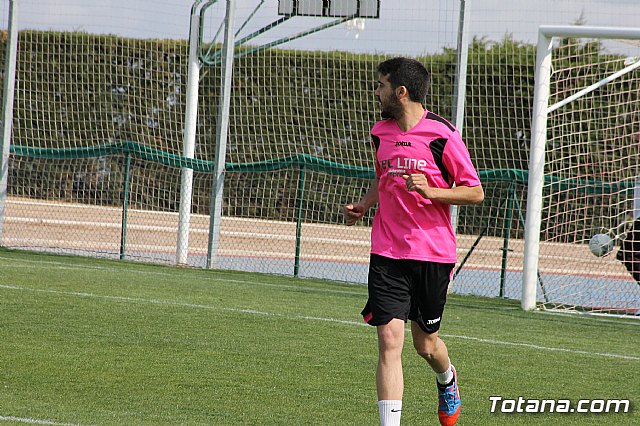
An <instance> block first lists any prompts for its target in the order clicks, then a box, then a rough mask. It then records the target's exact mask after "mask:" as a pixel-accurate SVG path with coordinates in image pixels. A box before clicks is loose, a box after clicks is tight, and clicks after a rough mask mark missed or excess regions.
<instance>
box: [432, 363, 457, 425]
mask: <svg viewBox="0 0 640 426" xmlns="http://www.w3.org/2000/svg"><path fill="white" fill-rule="evenodd" d="M451 370H452V371H453V382H451V384H450V385H449V386H442V385H441V384H439V383H437V382H436V384H437V385H438V419H440V424H441V425H442V426H453V425H455V424H456V422H457V421H458V416H459V415H460V405H461V404H462V402H461V401H460V392H459V391H458V375H457V374H456V369H455V368H454V367H453V365H452V366H451Z"/></svg>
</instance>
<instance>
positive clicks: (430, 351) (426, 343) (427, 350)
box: [413, 333, 439, 361]
mask: <svg viewBox="0 0 640 426" xmlns="http://www.w3.org/2000/svg"><path fill="white" fill-rule="evenodd" d="M438 340H439V338H438V333H431V334H426V333H425V334H423V335H422V336H421V338H419V339H416V338H415V337H414V339H413V347H414V348H415V350H416V352H417V353H418V355H420V356H421V357H422V358H424V359H426V360H427V361H429V360H431V359H433V358H434V357H435V355H436V352H437V351H438Z"/></svg>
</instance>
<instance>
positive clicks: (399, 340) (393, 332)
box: [378, 320, 404, 354]
mask: <svg viewBox="0 0 640 426" xmlns="http://www.w3.org/2000/svg"><path fill="white" fill-rule="evenodd" d="M403 344H404V321H401V320H392V321H391V322H389V323H388V324H385V325H380V326H378V347H379V349H380V353H381V354H391V353H401V352H402V345H403Z"/></svg>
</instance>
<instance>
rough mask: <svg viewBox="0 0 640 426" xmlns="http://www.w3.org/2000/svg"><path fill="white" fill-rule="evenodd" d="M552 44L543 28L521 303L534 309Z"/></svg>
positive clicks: (534, 120)
mask: <svg viewBox="0 0 640 426" xmlns="http://www.w3.org/2000/svg"><path fill="white" fill-rule="evenodd" d="M551 48H552V46H551V37H547V36H546V35H545V34H544V33H543V32H542V31H540V32H539V35H538V49H537V53H536V71H535V88H534V95H533V115H532V117H531V122H532V124H531V149H530V154H529V182H528V190H527V217H526V224H525V233H524V270H523V277H522V300H521V306H522V309H524V310H532V309H534V308H535V307H536V288H537V283H538V255H539V254H540V227H541V223H542V188H543V185H544V157H545V147H546V144H547V108H548V107H549V85H550V80H551Z"/></svg>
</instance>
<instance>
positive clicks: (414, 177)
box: [402, 173, 430, 199]
mask: <svg viewBox="0 0 640 426" xmlns="http://www.w3.org/2000/svg"><path fill="white" fill-rule="evenodd" d="M402 178H403V179H404V181H405V183H406V184H407V190H408V191H415V192H417V193H418V194H420V195H422V197H424V198H427V199H429V198H430V197H429V195H428V193H429V188H430V186H429V183H428V182H427V177H426V176H425V175H423V174H422V173H414V174H410V175H402Z"/></svg>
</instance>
